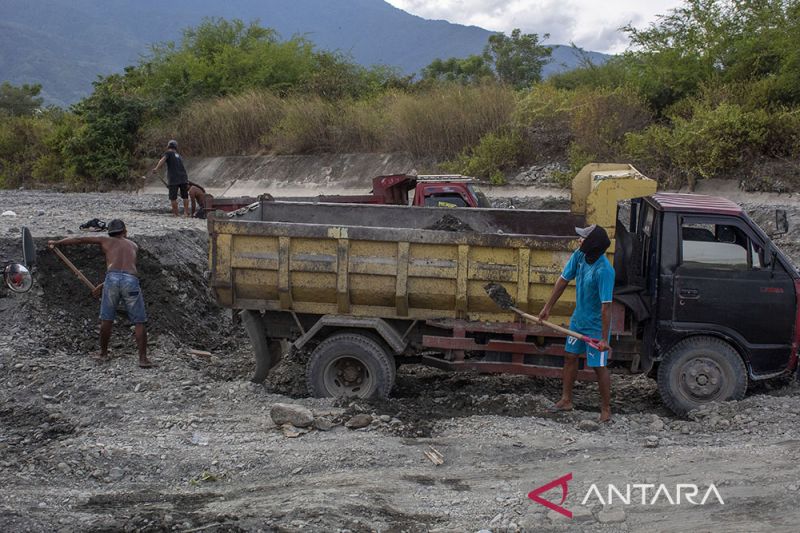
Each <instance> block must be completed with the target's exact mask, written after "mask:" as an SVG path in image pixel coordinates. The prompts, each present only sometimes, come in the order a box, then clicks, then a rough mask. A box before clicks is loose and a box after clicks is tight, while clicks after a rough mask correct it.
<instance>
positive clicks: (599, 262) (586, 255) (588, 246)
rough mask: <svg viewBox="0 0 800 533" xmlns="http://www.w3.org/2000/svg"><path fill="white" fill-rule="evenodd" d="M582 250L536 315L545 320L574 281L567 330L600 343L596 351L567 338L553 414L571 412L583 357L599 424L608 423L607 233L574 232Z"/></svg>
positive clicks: (610, 271)
mask: <svg viewBox="0 0 800 533" xmlns="http://www.w3.org/2000/svg"><path fill="white" fill-rule="evenodd" d="M575 232H576V233H577V234H578V236H579V237H580V243H581V246H580V248H579V249H578V250H576V251H575V252H573V254H572V256H571V257H570V258H569V261H568V262H567V265H566V266H565V267H564V271H563V272H562V273H561V276H560V277H559V278H558V281H556V285H555V287H554V288H553V293H552V294H551V295H550V299H549V300H548V301H547V303H546V304H545V306H544V308H542V311H541V312H540V313H539V318H541V319H542V320H547V317H548V316H550V310H551V309H552V308H553V305H555V303H556V302H557V301H558V299H559V298H560V297H561V295H562V294H563V293H564V289H566V288H567V285H569V282H570V281H572V280H573V279H574V280H575V311H574V312H573V313H572V318H571V319H570V323H569V329H571V330H573V331H575V332H577V333H583V334H584V335H587V336H589V337H592V338H594V339H599V340H600V344H599V346H598V347H597V348H595V347H593V346H590V345H588V344H587V343H586V342H584V341H582V340H580V339H576V338H575V337H567V340H566V345H565V350H566V352H567V354H568V355H567V356H566V357H565V358H564V369H563V371H562V379H563V383H562V391H561V399H560V400H559V401H558V402H557V403H556V405H555V407H554V410H556V411H571V410H572V388H573V386H574V384H575V378H576V377H577V375H578V357H577V356H578V355H581V354H586V365H587V366H588V367H590V368H593V369H594V371H595V373H596V374H597V384H598V388H599V389H600V422H607V421H609V420H610V419H611V377H610V376H609V373H608V368H606V365H607V364H608V350H609V346H608V342H609V340H610V339H611V301H612V297H613V293H614V267H612V266H611V263H609V262H608V259H607V258H606V256H605V252H606V250H607V249H608V247H609V246H611V240H609V238H608V234H607V233H606V230H605V229H603V228H602V227H600V226H596V225H594V224H593V225H591V226H589V227H587V228H575Z"/></svg>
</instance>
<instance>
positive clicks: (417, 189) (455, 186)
mask: <svg viewBox="0 0 800 533" xmlns="http://www.w3.org/2000/svg"><path fill="white" fill-rule="evenodd" d="M412 191H413V196H411V197H410V196H409V193H411V192H412ZM271 197H272V196H271V195H262V196H261V197H258V198H254V197H252V196H240V197H237V198H214V197H213V196H211V195H207V197H206V205H205V208H206V211H215V210H219V211H236V210H237V209H241V208H242V207H246V206H248V205H250V204H253V203H255V202H258V201H259V199H262V198H267V199H269V198H271ZM279 199H280V200H290V201H304V202H325V203H338V204H341V203H346V204H384V205H415V206H428V207H491V204H490V203H489V200H488V199H487V198H486V195H484V194H483V193H482V192H481V191H480V190H479V189H478V188H477V187H475V185H474V184H473V183H472V182H471V178H467V177H464V176H461V175H421V176H410V175H408V174H391V175H388V176H377V177H375V178H373V179H372V191H371V192H370V193H369V194H360V195H339V194H336V195H324V194H322V195H319V196H307V197H292V198H279Z"/></svg>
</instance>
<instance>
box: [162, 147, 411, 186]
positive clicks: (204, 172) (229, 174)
mask: <svg viewBox="0 0 800 533" xmlns="http://www.w3.org/2000/svg"><path fill="white" fill-rule="evenodd" d="M185 163H186V170H187V171H188V173H189V179H190V180H191V181H193V182H196V183H199V184H200V185H202V186H204V187H205V188H206V190H208V192H210V193H212V194H214V195H217V196H258V195H259V194H261V193H265V192H268V193H271V194H276V193H277V195H279V196H291V195H295V196H303V195H305V194H320V191H319V188H320V187H322V186H325V187H329V188H335V189H337V190H350V189H352V190H353V191H358V192H360V193H366V192H368V191H369V190H370V188H371V186H372V178H374V177H375V176H380V175H382V174H416V173H417V172H418V171H419V172H422V171H423V170H425V169H424V168H420V165H422V164H424V163H422V162H420V161H419V160H415V159H414V158H412V157H411V155H410V154H407V153H392V154H321V155H281V156H275V155H265V156H233V157H208V158H191V159H190V158H187V159H186V160H185ZM146 188H147V189H151V190H153V192H158V191H163V189H164V186H163V184H162V183H161V182H160V181H159V179H158V178H157V177H153V178H151V179H150V180H149V181H148V183H147V187H146ZM312 189H313V191H312Z"/></svg>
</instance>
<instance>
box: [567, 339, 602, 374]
mask: <svg viewBox="0 0 800 533" xmlns="http://www.w3.org/2000/svg"><path fill="white" fill-rule="evenodd" d="M606 342H608V341H606ZM564 350H565V351H566V352H567V353H572V354H575V355H580V354H583V353H585V354H586V366H588V367H591V368H599V367H604V366H606V365H608V350H606V351H605V352H601V351H600V350H598V349H597V348H595V347H593V346H591V345H589V344H587V343H586V341H582V340H580V339H576V338H575V337H573V336H571V335H568V336H567V341H566V343H565V344H564Z"/></svg>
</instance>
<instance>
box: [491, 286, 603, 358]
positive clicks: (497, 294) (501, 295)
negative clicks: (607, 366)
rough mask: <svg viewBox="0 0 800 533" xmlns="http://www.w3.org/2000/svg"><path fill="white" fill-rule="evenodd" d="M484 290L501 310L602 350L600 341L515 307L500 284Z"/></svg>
mask: <svg viewBox="0 0 800 533" xmlns="http://www.w3.org/2000/svg"><path fill="white" fill-rule="evenodd" d="M483 289H484V290H485V291H486V294H488V295H489V298H491V299H492V301H493V302H494V303H496V304H497V305H498V307H500V308H501V309H508V310H509V311H513V312H515V313H516V314H518V315H519V316H521V317H522V318H524V319H525V320H528V321H530V322H534V323H536V324H540V325H542V326H545V327H548V328H550V329H553V330H555V331H558V332H560V333H563V334H565V335H569V336H571V337H575V338H576V339H580V340H582V341H583V342H585V343H586V344H588V345H589V346H591V347H592V348H595V349H597V350H600V339H593V338H591V337H589V336H587V335H584V334H583V333H578V332H577V331H572V330H570V329H567V328H565V327H562V326H559V325H557V324H553V323H552V322H548V321H547V320H542V319H541V318H539V317H538V316H533V315H529V314H528V313H526V312H524V311H523V310H522V309H519V308H517V307H514V300H512V299H511V295H509V294H508V291H507V290H506V288H505V287H503V286H502V285H500V284H499V283H487V284H486V285H485V286H484V287H483Z"/></svg>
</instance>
